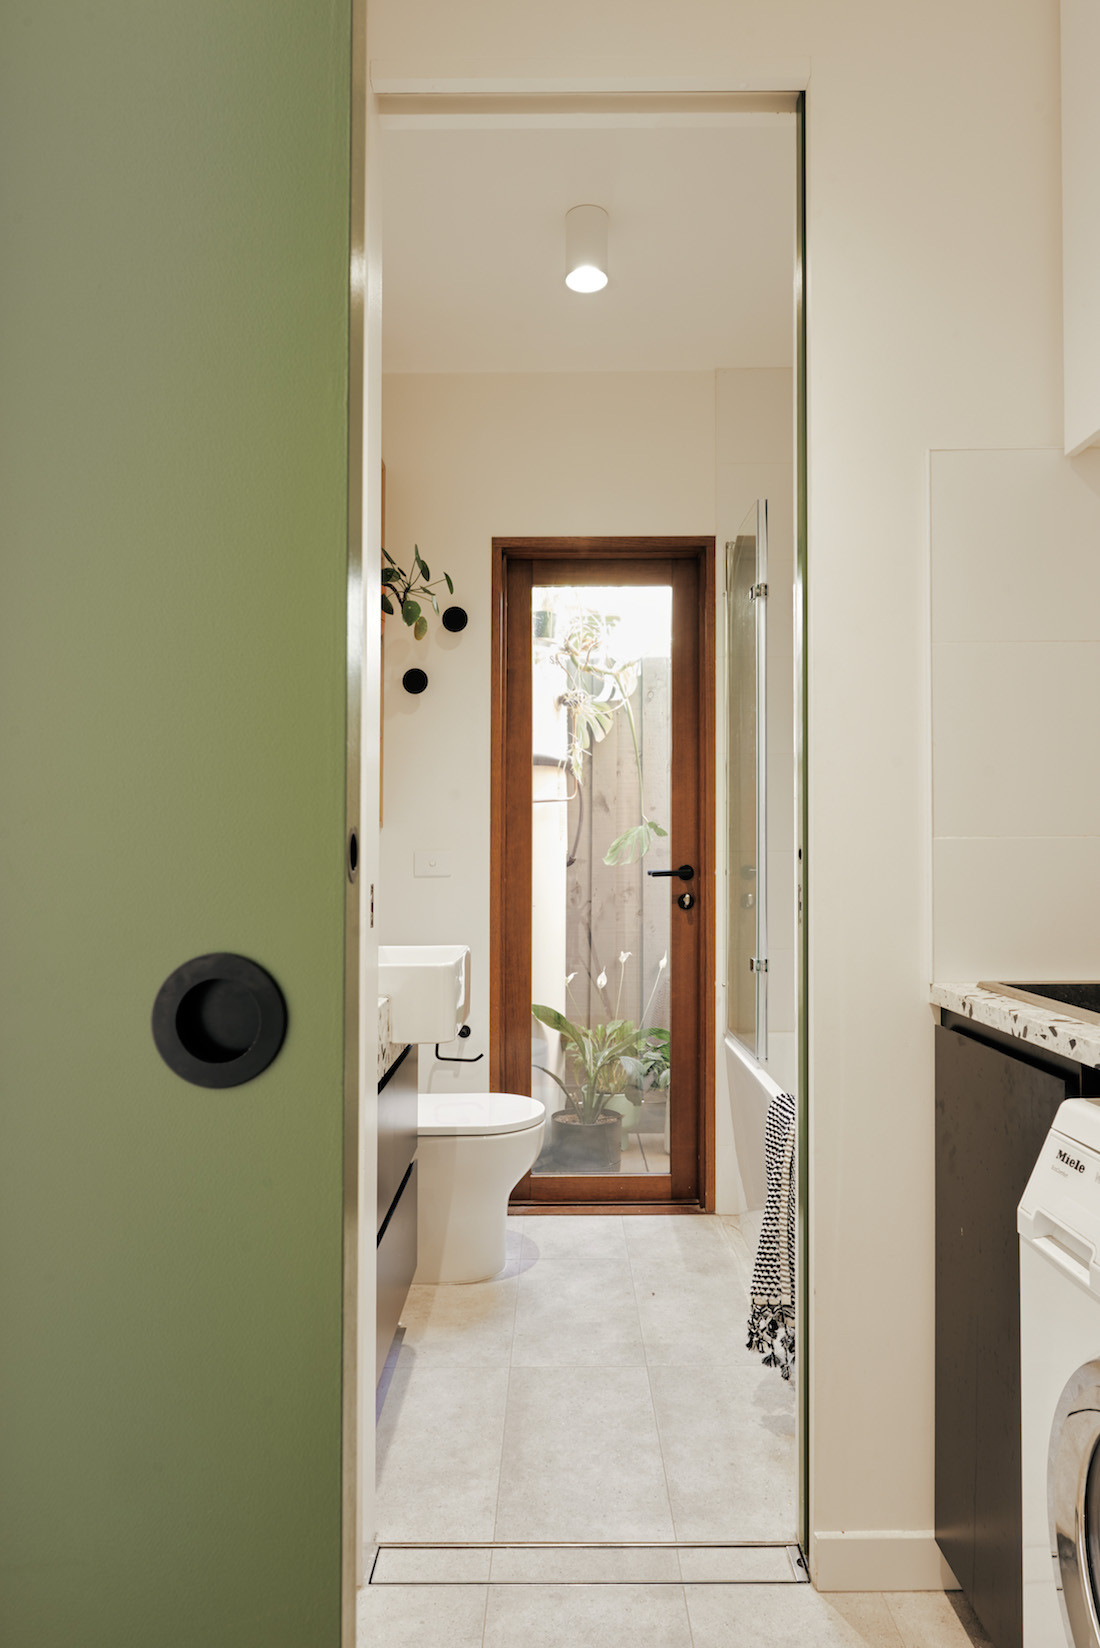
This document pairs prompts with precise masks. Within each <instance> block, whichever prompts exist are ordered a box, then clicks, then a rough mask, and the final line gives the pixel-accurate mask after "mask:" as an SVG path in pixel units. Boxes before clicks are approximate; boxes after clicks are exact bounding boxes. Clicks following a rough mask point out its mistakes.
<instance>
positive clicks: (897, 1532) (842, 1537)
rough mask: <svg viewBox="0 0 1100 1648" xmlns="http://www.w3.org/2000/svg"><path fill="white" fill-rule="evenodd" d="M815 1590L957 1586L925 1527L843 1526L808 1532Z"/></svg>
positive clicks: (930, 1533) (918, 1589) (937, 1588)
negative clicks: (841, 1527) (831, 1530)
mask: <svg viewBox="0 0 1100 1648" xmlns="http://www.w3.org/2000/svg"><path fill="white" fill-rule="evenodd" d="M810 1574H811V1576H812V1578H813V1582H814V1584H815V1585H816V1586H817V1588H818V1590H819V1591H957V1590H958V1589H959V1582H958V1580H957V1579H956V1578H955V1576H954V1574H953V1573H952V1572H951V1569H950V1568H949V1567H948V1565H947V1563H946V1562H945V1561H944V1559H943V1557H942V1556H941V1555H940V1548H939V1546H938V1545H937V1544H936V1539H935V1535H934V1534H933V1533H932V1531H931V1530H930V1529H929V1530H927V1531H924V1530H921V1529H909V1528H884V1529H865V1528H860V1529H851V1530H848V1529H845V1530H842V1531H838V1532H823V1533H817V1534H811V1536H810Z"/></svg>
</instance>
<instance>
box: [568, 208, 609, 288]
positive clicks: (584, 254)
mask: <svg viewBox="0 0 1100 1648" xmlns="http://www.w3.org/2000/svg"><path fill="white" fill-rule="evenodd" d="M565 284H566V285H567V286H568V287H569V288H570V290H571V291H573V292H601V291H602V290H603V288H604V287H605V286H606V285H607V213H606V212H605V211H604V209H603V207H602V206H574V207H573V210H572V211H571V212H566V214H565Z"/></svg>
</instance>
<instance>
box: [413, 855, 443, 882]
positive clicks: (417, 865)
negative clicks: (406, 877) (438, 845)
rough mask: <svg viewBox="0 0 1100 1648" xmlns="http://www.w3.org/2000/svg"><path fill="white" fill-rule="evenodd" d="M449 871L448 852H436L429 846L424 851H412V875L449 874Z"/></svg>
mask: <svg viewBox="0 0 1100 1648" xmlns="http://www.w3.org/2000/svg"><path fill="white" fill-rule="evenodd" d="M450 873H451V855H450V853H442V852H436V851H434V850H433V849H430V848H429V849H428V850H427V851H425V852H418V853H413V875H414V876H449V875H450Z"/></svg>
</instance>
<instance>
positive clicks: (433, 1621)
mask: <svg viewBox="0 0 1100 1648" xmlns="http://www.w3.org/2000/svg"><path fill="white" fill-rule="evenodd" d="M510 1225H511V1232H510V1238H509V1263H508V1265H507V1267H506V1269H505V1271H504V1272H502V1274H501V1275H500V1276H499V1277H497V1278H495V1279H494V1280H493V1281H491V1282H485V1283H480V1284H478V1285H476V1286H472V1287H439V1288H428V1287H421V1288H414V1289H413V1290H412V1293H411V1294H410V1297H409V1302H408V1306H407V1308H406V1311H405V1316H404V1334H403V1338H402V1340H401V1344H400V1349H399V1351H398V1353H397V1354H396V1356H395V1357H394V1358H393V1359H392V1360H391V1363H390V1365H389V1367H388V1368H387V1372H386V1374H385V1375H384V1376H383V1381H382V1386H381V1387H380V1388H381V1390H382V1392H384V1403H383V1406H382V1410H381V1414H380V1418H379V1428H378V1463H379V1538H380V1541H381V1543H382V1544H383V1545H385V1544H386V1543H387V1542H388V1543H393V1544H401V1543H405V1542H407V1543H413V1544H415V1543H438V1544H440V1545H446V1544H449V1543H454V1544H456V1545H459V1546H461V1545H466V1544H470V1543H472V1542H476V1541H485V1542H490V1543H494V1544H496V1545H497V1546H500V1545H502V1544H507V1543H508V1542H509V1541H513V1542H515V1544H516V1545H520V1544H523V1543H525V1542H530V1541H540V1542H547V1543H550V1544H553V1543H554V1542H561V1543H563V1544H567V1543H570V1542H578V1541H579V1542H584V1541H591V1542H593V1543H595V1542H599V1543H607V1542H614V1541H616V1540H622V1541H624V1542H638V1541H646V1540H652V1541H654V1542H655V1543H657V1544H661V1543H664V1542H670V1541H695V1542H699V1543H700V1544H703V1545H705V1544H706V1543H707V1542H708V1541H716V1542H725V1541H736V1540H738V1539H744V1540H775V1541H784V1542H785V1541H789V1540H791V1539H793V1537H794V1532H795V1415H794V1391H793V1390H792V1389H791V1387H790V1386H789V1385H786V1384H785V1383H784V1382H783V1380H782V1379H780V1378H779V1376H778V1374H777V1373H775V1372H774V1371H773V1370H771V1369H767V1368H764V1367H763V1366H762V1365H761V1363H760V1360H759V1358H758V1357H757V1356H755V1355H753V1354H751V1353H750V1352H749V1351H747V1350H746V1349H745V1321H746V1318H747V1314H748V1296H747V1288H748V1283H749V1277H750V1268H751V1253H750V1246H749V1243H748V1242H747V1241H746V1239H745V1237H744V1235H743V1233H742V1231H741V1229H740V1225H739V1222H738V1221H737V1220H725V1219H718V1218H707V1217H703V1216H693V1217H682V1218H679V1217H666V1216H654V1217H646V1216H640V1217H635V1216H625V1217H622V1218H618V1217H602V1216H593V1217H585V1216H580V1217H564V1216H563V1217H534V1216H532V1217H526V1218H522V1217H521V1218H515V1219H513V1220H511V1221H510ZM382 1558H385V1559H386V1563H387V1567H386V1570H385V1572H384V1573H383V1571H382V1570H381V1569H380V1570H379V1578H380V1580H382V1579H383V1578H384V1579H385V1582H384V1583H377V1584H374V1585H371V1586H368V1587H367V1588H366V1589H365V1590H364V1591H363V1592H362V1593H361V1595H360V1602H359V1641H360V1648H515V1645H517V1644H520V1643H522V1644H523V1648H565V1645H568V1648H587V1645H588V1644H599V1645H600V1648H764V1645H767V1648H969V1645H970V1644H983V1645H985V1644H987V1643H988V1639H987V1638H986V1637H985V1636H984V1634H983V1633H982V1631H981V1628H980V1626H979V1625H978V1624H977V1621H976V1620H975V1619H974V1616H973V1614H971V1613H970V1611H969V1609H968V1608H967V1605H966V1603H965V1602H964V1601H963V1600H962V1599H961V1597H959V1596H957V1595H956V1596H944V1595H943V1594H942V1593H940V1592H933V1593H912V1594H906V1595H898V1596H878V1595H875V1596H855V1595H850V1596H836V1595H831V1596H826V1595H822V1594H819V1593H818V1592H816V1591H814V1590H813V1588H812V1587H811V1586H809V1585H805V1584H794V1583H791V1582H790V1580H789V1579H788V1580H787V1582H786V1583H779V1582H773V1581H772V1574H773V1570H772V1569H771V1568H769V1567H768V1564H769V1563H775V1562H778V1563H779V1569H778V1571H779V1572H782V1561H783V1558H782V1553H778V1552H770V1553H764V1554H762V1555H761V1556H760V1561H761V1563H762V1564H763V1565H764V1566H762V1567H761V1569H760V1580H761V1581H762V1582H758V1583H749V1584H713V1583H693V1582H692V1580H693V1577H694V1576H696V1575H698V1576H699V1577H700V1578H701V1579H713V1578H714V1577H715V1574H714V1567H713V1563H714V1554H713V1553H709V1554H707V1553H705V1552H703V1553H698V1552H697V1553H694V1554H692V1553H687V1552H683V1551H681V1552H668V1551H666V1552H663V1553H658V1554H657V1556H654V1555H653V1553H649V1554H646V1553H641V1552H630V1551H625V1552H622V1553H618V1554H617V1555H616V1557H615V1558H614V1562H615V1563H617V1564H619V1566H617V1567H613V1568H612V1570H611V1577H612V1580H613V1582H611V1583H598V1584H594V1583H589V1582H588V1577H589V1576H588V1572H587V1570H586V1566H585V1565H586V1563H588V1562H589V1561H590V1560H591V1557H590V1555H589V1554H588V1553H583V1552H582V1553H576V1552H573V1553H565V1554H563V1553H561V1552H557V1553H554V1552H547V1553H542V1554H541V1555H537V1556H536V1555H535V1554H534V1553H531V1552H529V1551H528V1552H522V1551H521V1552H516V1551H514V1550H513V1551H502V1550H500V1549H495V1550H493V1551H487V1550H481V1551H478V1550H458V1551H455V1552H450V1553H443V1554H441V1553H438V1552H434V1553H417V1552H408V1551H403V1552H396V1551H395V1552H389V1553H387V1552H385V1551H383V1552H382V1556H381V1557H380V1561H381V1560H382ZM533 1560H534V1561H536V1568H535V1569H533V1568H532V1561H533ZM540 1562H541V1563H542V1564H543V1565H544V1567H545V1580H546V1582H545V1583H543V1582H542V1580H543V1574H542V1571H541V1569H538V1568H537V1563H540ZM607 1562H608V1559H607V1557H606V1554H605V1556H604V1557H603V1558H601V1560H600V1562H599V1564H598V1567H599V1571H600V1574H601V1576H602V1577H603V1578H604V1579H605V1580H606V1579H607V1577H608V1572H609V1570H608V1567H607ZM654 1563H656V1564H657V1567H654ZM661 1563H666V1564H668V1565H669V1571H668V1573H667V1575H666V1574H665V1573H664V1571H663V1569H661V1570H660V1571H658V1568H659V1567H660V1564H661ZM593 1572H595V1570H593ZM719 1577H720V1576H719ZM642 1578H645V1579H647V1580H649V1581H650V1582H649V1583H639V1582H638V1581H639V1580H640V1579H642ZM620 1579H621V1581H622V1582H621V1583H620V1582H619V1581H620ZM429 1580H430V1581H431V1583H426V1582H425V1581H429Z"/></svg>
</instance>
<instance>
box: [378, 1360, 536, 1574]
mask: <svg viewBox="0 0 1100 1648" xmlns="http://www.w3.org/2000/svg"><path fill="white" fill-rule="evenodd" d="M404 1355H405V1353H404V1351H402V1358H404ZM507 1394H508V1372H507V1369H505V1368H500V1369H497V1368H450V1367H425V1368H420V1367H417V1366H415V1365H412V1366H409V1367H405V1366H402V1363H401V1362H400V1361H399V1363H398V1367H397V1371H396V1373H395V1374H394V1377H393V1382H392V1384H391V1385H390V1390H389V1394H388V1396H387V1398H386V1404H385V1406H384V1408H383V1409H382V1418H381V1421H380V1422H379V1426H378V1442H377V1448H378V1509H377V1520H378V1539H379V1542H380V1543H385V1542H386V1541H391V1540H392V1541H398V1542H400V1541H402V1540H424V1541H427V1540H438V1541H439V1542H440V1543H446V1542H448V1541H450V1540H469V1539H492V1537H493V1524H494V1520H495V1516H496V1499H497V1488H498V1484H499V1479H500V1459H501V1444H502V1440H503V1436H504V1414H505V1404H506V1401H507Z"/></svg>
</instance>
